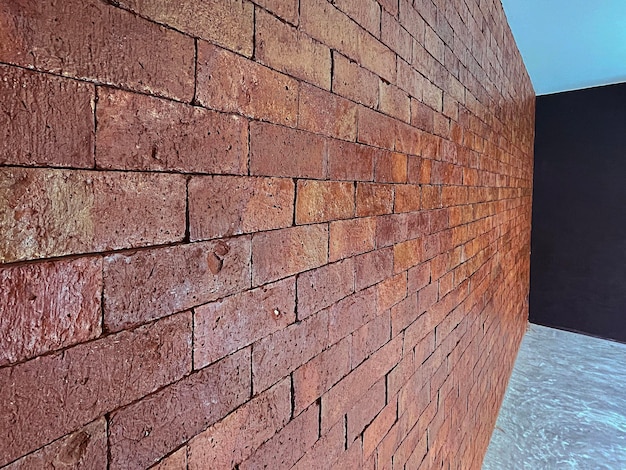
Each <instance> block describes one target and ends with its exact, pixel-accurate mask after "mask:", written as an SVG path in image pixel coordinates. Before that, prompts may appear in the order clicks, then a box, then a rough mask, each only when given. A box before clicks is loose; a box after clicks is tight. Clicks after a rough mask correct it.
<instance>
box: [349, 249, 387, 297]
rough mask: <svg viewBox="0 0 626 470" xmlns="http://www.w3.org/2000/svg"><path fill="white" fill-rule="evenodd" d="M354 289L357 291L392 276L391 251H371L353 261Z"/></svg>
mask: <svg viewBox="0 0 626 470" xmlns="http://www.w3.org/2000/svg"><path fill="white" fill-rule="evenodd" d="M354 264H355V273H354V274H355V288H356V290H357V291H359V290H361V289H365V288H366V287H369V286H371V285H374V284H376V283H377V282H380V281H382V280H384V279H386V278H388V277H390V276H391V275H392V271H393V250H392V248H384V249H382V250H376V251H371V252H369V253H365V254H363V255H360V256H357V257H356V258H355V259H354Z"/></svg>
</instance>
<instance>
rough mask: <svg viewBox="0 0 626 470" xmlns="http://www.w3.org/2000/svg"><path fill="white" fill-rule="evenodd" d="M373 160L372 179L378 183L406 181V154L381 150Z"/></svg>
mask: <svg viewBox="0 0 626 470" xmlns="http://www.w3.org/2000/svg"><path fill="white" fill-rule="evenodd" d="M377 157H378V158H377V159H376V162H374V165H375V166H374V181H376V182H379V183H406V180H407V156H406V155H405V154H402V153H397V152H381V153H379V154H378V155H377Z"/></svg>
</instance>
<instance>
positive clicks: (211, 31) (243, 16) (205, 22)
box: [117, 0, 254, 57]
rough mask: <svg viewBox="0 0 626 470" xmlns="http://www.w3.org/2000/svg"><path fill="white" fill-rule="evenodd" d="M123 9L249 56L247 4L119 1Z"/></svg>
mask: <svg viewBox="0 0 626 470" xmlns="http://www.w3.org/2000/svg"><path fill="white" fill-rule="evenodd" d="M117 3H119V5H120V6H123V7H126V8H128V9H130V10H132V11H134V12H136V13H138V14H140V15H141V16H143V17H146V18H150V19H151V20H153V21H156V22H157V23H162V24H166V25H168V26H171V27H173V28H174V29H177V30H179V31H182V32H185V33H187V34H190V35H191V36H195V37H198V38H202V39H206V40H209V41H212V42H215V43H217V44H219V45H220V46H223V47H226V48H227V49H230V50H233V51H235V52H239V53H240V54H243V55H245V56H248V57H250V56H251V55H252V43H253V34H254V5H253V4H252V3H250V2H248V1H246V0H209V1H208V2H204V1H198V0H183V1H181V2H177V3H172V2H170V1H168V0H156V1H149V2H146V1H142V0H119V1H118V2H117Z"/></svg>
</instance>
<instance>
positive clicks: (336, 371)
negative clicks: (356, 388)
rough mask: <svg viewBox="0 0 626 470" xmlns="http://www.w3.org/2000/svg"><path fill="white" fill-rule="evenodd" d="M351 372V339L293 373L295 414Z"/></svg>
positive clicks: (334, 346)
mask: <svg viewBox="0 0 626 470" xmlns="http://www.w3.org/2000/svg"><path fill="white" fill-rule="evenodd" d="M348 372H350V338H345V339H344V340H342V341H339V342H338V343H336V344H334V345H333V346H331V347H330V348H329V349H327V350H325V351H323V352H322V353H320V354H318V355H317V356H315V357H314V358H313V359H311V360H310V361H309V362H307V363H306V364H303V365H301V366H300V367H298V368H297V369H296V370H295V371H294V372H293V393H294V396H293V399H294V413H295V414H299V413H300V412H301V411H302V410H304V409H306V408H307V407H308V406H309V405H310V404H311V403H313V402H314V401H315V400H317V399H318V398H319V397H321V396H322V395H323V394H324V393H325V392H327V391H328V390H329V389H330V388H331V387H332V386H333V385H334V384H336V383H337V382H338V381H339V380H341V379H342V378H343V377H344V376H346V375H347V374H348Z"/></svg>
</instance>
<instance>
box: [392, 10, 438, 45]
mask: <svg viewBox="0 0 626 470" xmlns="http://www.w3.org/2000/svg"><path fill="white" fill-rule="evenodd" d="M399 3H400V5H399V11H398V18H399V20H400V24H401V25H402V26H404V27H405V28H406V29H407V31H408V32H409V33H410V34H411V36H413V37H414V38H415V39H416V40H417V42H418V43H420V44H424V30H425V29H426V23H425V22H424V19H423V18H422V16H421V15H420V13H421V12H422V11H423V9H422V8H420V7H419V6H418V5H417V4H416V5H415V7H414V6H413V2H411V1H410V0H400V2H399ZM428 3H431V2H430V1H429V2H428Z"/></svg>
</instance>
